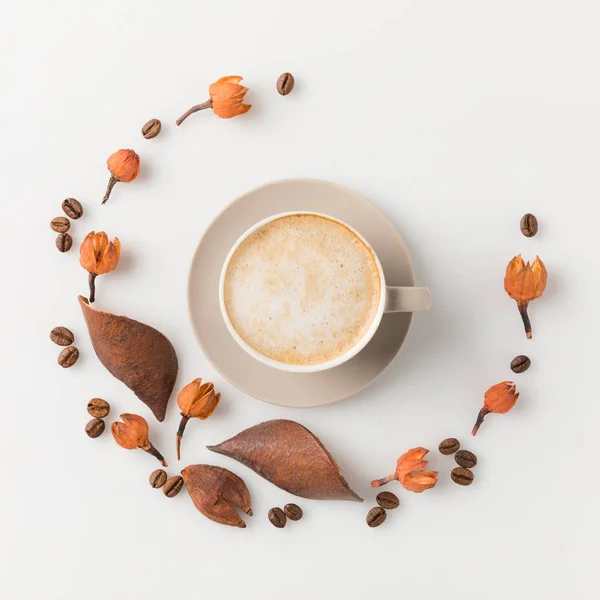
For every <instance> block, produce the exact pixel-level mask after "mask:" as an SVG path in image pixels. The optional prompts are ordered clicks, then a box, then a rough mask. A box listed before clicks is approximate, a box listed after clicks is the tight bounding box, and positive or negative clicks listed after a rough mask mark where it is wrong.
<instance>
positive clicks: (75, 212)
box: [62, 198, 83, 219]
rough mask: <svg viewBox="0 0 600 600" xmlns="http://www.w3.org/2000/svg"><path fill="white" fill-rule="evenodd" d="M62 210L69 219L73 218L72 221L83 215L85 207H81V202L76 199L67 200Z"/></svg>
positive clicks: (64, 201)
mask: <svg viewBox="0 0 600 600" xmlns="http://www.w3.org/2000/svg"><path fill="white" fill-rule="evenodd" d="M62 209H63V211H64V213H65V215H67V217H71V219H79V217H81V215H82V214H83V206H81V202H79V200H75V198H67V199H66V200H63V203H62Z"/></svg>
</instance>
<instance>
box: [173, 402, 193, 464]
mask: <svg viewBox="0 0 600 600" xmlns="http://www.w3.org/2000/svg"><path fill="white" fill-rule="evenodd" d="M189 420H190V418H189V417H188V416H186V415H184V414H183V413H181V422H180V423H179V429H178V430H177V442H176V444H175V445H176V447H177V460H181V454H180V452H179V449H180V447H181V438H182V437H183V432H184V431H185V426H186V425H187V422H188V421H189Z"/></svg>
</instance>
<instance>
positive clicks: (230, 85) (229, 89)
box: [175, 75, 252, 125]
mask: <svg viewBox="0 0 600 600" xmlns="http://www.w3.org/2000/svg"><path fill="white" fill-rule="evenodd" d="M242 79H243V78H242V77H239V76H238V75H229V76H228V77H221V79H219V80H217V81H215V82H214V83H213V84H211V85H210V86H209V88H208V93H209V95H210V99H209V100H207V101H206V102H203V103H202V104H196V106H192V108H190V109H189V110H187V111H185V112H184V113H183V114H182V115H181V116H180V117H179V119H177V121H175V122H176V123H177V125H181V124H182V123H183V122H184V121H185V120H186V119H187V118H188V117H189V116H190V115H192V114H194V113H195V112H198V111H199V110H204V109H205V108H212V109H213V112H214V113H215V115H217V117H221V119H231V117H237V116H238V115H243V114H244V113H247V112H248V111H249V110H250V108H251V107H252V105H251V104H244V103H243V100H244V96H245V95H246V92H247V91H248V88H247V87H244V86H243V85H239V83H240V81H241V80H242Z"/></svg>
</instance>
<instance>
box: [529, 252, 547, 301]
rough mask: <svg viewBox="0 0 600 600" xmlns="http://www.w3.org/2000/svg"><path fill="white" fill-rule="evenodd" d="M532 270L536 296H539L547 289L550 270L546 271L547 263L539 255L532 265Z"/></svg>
mask: <svg viewBox="0 0 600 600" xmlns="http://www.w3.org/2000/svg"><path fill="white" fill-rule="evenodd" d="M531 271H532V273H533V279H534V288H535V289H534V297H533V298H532V300H533V299H534V298H539V297H540V296H541V295H542V294H543V293H544V290H545V289H546V281H547V279H548V272H547V271H546V265H545V264H544V263H543V262H542V260H541V259H540V257H539V256H536V257H535V260H534V261H533V264H532V265H531Z"/></svg>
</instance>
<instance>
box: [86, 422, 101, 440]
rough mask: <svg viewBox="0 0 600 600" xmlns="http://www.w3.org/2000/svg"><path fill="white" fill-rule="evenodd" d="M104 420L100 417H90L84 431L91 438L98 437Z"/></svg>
mask: <svg viewBox="0 0 600 600" xmlns="http://www.w3.org/2000/svg"><path fill="white" fill-rule="evenodd" d="M104 427H105V424H104V421H103V420H102V419H92V420H91V421H90V422H89V423H88V424H87V425H86V426H85V432H86V433H87V434H88V436H89V437H91V438H97V437H100V436H101V435H102V434H103V433H104Z"/></svg>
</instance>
